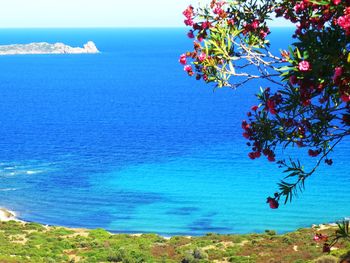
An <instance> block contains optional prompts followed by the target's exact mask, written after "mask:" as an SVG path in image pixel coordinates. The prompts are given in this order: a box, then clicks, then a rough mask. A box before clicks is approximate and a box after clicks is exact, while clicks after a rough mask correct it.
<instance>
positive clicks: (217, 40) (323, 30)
mask: <svg viewBox="0 0 350 263" xmlns="http://www.w3.org/2000/svg"><path fill="white" fill-rule="evenodd" d="M183 14H184V16H185V24H186V25H187V26H189V27H191V29H190V30H189V32H188V37H189V38H192V39H194V49H193V50H192V51H189V52H186V53H185V54H183V55H181V57H180V63H181V64H183V65H184V70H185V71H186V72H187V74H188V75H189V76H194V77H195V78H196V79H197V80H202V81H204V82H205V83H214V84H215V85H216V87H217V88H221V87H230V88H238V87H240V86H242V85H244V84H246V83H247V82H250V81H252V80H255V79H264V80H267V81H269V82H270V83H271V87H265V88H261V92H260V93H259V94H258V95H257V99H258V101H257V103H256V105H254V106H252V108H251V110H250V111H249V112H248V118H247V120H244V121H243V122H242V128H243V130H244V133H243V136H244V137H245V138H246V139H247V140H248V142H247V144H248V146H249V147H251V149H252V151H251V152H250V153H249V157H250V158H251V159H256V158H260V157H261V156H266V158H267V159H268V160H269V161H271V162H276V163H277V164H278V165H279V167H282V168H284V172H285V173H286V177H285V178H284V180H282V181H281V182H280V183H279V184H278V186H279V190H278V191H277V192H276V193H275V194H274V196H273V197H268V198H267V203H269V205H270V207H271V208H273V209H275V208H278V206H279V200H280V198H281V197H283V198H284V202H285V203H287V202H288V200H290V201H291V200H292V196H294V195H295V194H296V193H297V191H301V190H303V189H304V183H305V180H306V179H307V178H308V177H310V176H311V175H312V174H313V173H314V172H315V171H316V169H317V168H318V167H319V166H320V165H321V163H323V162H325V163H326V164H328V165H332V163H333V161H332V159H330V158H329V154H330V152H332V151H333V149H334V147H335V146H336V145H337V144H338V143H340V142H341V141H342V140H343V139H344V137H346V136H347V135H350V129H349V128H350V0H301V1H296V0H263V1H256V0H248V1H245V0H227V1H225V2H224V1H221V0H212V1H211V3H210V5H207V6H204V7H198V8H194V7H193V6H189V7H188V8H187V9H186V10H185V11H184V12H183ZM274 16H277V17H283V18H285V19H286V20H289V21H291V22H292V23H294V24H295V25H296V29H295V32H294V35H293V37H294V38H295V42H294V43H293V44H292V45H291V46H289V47H288V48H286V50H282V51H281V52H280V54H273V53H272V52H271V50H270V43H269V40H268V36H269V34H270V29H269V27H268V25H267V21H268V20H269V19H272V18H273V17H274ZM252 72H253V73H252ZM290 146H297V147H300V148H303V149H306V151H307V152H308V154H309V155H310V156H311V157H317V158H318V161H317V162H316V165H315V166H314V167H313V168H312V169H311V170H310V171H306V170H305V168H304V167H303V166H302V165H301V163H300V162H299V160H293V159H289V160H284V159H278V160H277V156H276V150H277V148H278V147H281V148H286V147H290Z"/></svg>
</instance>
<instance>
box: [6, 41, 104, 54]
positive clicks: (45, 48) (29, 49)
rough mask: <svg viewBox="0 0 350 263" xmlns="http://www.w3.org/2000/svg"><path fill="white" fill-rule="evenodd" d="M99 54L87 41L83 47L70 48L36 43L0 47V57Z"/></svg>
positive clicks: (61, 45)
mask: <svg viewBox="0 0 350 263" xmlns="http://www.w3.org/2000/svg"><path fill="white" fill-rule="evenodd" d="M96 53H99V50H98V49H97V47H96V45H95V43H94V42H92V41H89V42H87V43H86V44H85V45H84V46H83V47H71V46H68V45H65V44H63V43H55V44H50V43H47V42H38V43H30V44H14V45H0V55H29V54H96Z"/></svg>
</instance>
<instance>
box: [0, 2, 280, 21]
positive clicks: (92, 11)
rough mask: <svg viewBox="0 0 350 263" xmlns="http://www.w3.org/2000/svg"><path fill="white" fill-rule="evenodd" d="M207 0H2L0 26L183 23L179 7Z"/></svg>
mask: <svg viewBox="0 0 350 263" xmlns="http://www.w3.org/2000/svg"><path fill="white" fill-rule="evenodd" d="M208 1H209V0H201V1H198V0H132V1H131V0H129V1H128V0H123V1H122V0H3V1H1V2H2V3H1V8H0V27H1V28H27V27H29V28H33V27H39V28H52V27H182V26H184V25H183V20H184V18H183V16H182V11H183V10H184V9H185V8H186V7H187V6H188V5H189V4H192V5H194V6H195V5H196V4H197V3H198V2H202V3H205V2H208ZM273 24H274V25H284V23H281V22H276V21H275V22H274V23H273Z"/></svg>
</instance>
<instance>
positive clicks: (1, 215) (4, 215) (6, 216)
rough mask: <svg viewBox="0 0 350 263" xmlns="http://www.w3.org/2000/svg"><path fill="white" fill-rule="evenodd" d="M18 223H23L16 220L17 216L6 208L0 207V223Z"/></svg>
mask: <svg viewBox="0 0 350 263" xmlns="http://www.w3.org/2000/svg"><path fill="white" fill-rule="evenodd" d="M11 220H13V221H18V222H24V221H22V220H19V219H18V218H17V214H16V213H15V212H14V211H11V210H9V209H7V208H4V207H0V221H1V222H7V221H11Z"/></svg>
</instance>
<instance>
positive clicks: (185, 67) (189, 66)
mask: <svg viewBox="0 0 350 263" xmlns="http://www.w3.org/2000/svg"><path fill="white" fill-rule="evenodd" d="M184 71H186V72H191V71H192V67H191V65H186V66H184Z"/></svg>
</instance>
